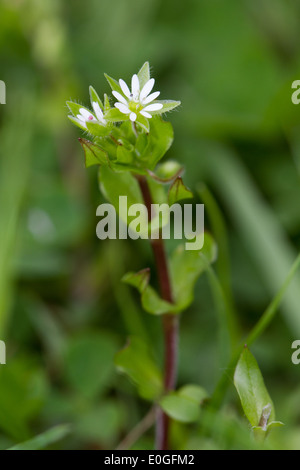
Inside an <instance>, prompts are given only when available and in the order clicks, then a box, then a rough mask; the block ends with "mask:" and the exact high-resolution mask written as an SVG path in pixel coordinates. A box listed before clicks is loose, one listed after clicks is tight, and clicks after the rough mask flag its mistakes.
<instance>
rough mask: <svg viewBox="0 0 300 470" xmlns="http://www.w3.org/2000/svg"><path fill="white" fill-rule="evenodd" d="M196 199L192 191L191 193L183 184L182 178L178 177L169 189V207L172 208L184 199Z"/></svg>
mask: <svg viewBox="0 0 300 470" xmlns="http://www.w3.org/2000/svg"><path fill="white" fill-rule="evenodd" d="M193 197H194V195H193V193H192V191H190V190H189V189H188V188H187V187H186V186H185V185H184V183H183V181H182V178H181V177H180V176H178V177H177V178H176V179H175V181H174V182H173V184H172V185H171V186H170V189H169V194H168V198H169V206H172V205H173V204H175V203H176V202H178V201H182V200H184V199H192V198H193Z"/></svg>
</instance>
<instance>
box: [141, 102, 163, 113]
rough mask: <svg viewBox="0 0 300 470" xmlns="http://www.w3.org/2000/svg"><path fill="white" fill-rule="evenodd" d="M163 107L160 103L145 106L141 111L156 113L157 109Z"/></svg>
mask: <svg viewBox="0 0 300 470" xmlns="http://www.w3.org/2000/svg"><path fill="white" fill-rule="evenodd" d="M162 108H163V105H162V104H161V103H153V104H149V105H148V106H146V108H144V109H143V111H158V110H159V109H162Z"/></svg>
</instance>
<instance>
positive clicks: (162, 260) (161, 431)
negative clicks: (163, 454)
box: [137, 176, 179, 450]
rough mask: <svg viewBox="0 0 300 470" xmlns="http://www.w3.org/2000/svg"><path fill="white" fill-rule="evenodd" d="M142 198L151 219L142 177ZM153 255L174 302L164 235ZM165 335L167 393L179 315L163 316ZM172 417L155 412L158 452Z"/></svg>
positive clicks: (172, 380) (165, 289) (173, 372)
mask: <svg viewBox="0 0 300 470" xmlns="http://www.w3.org/2000/svg"><path fill="white" fill-rule="evenodd" d="M137 179H138V182H139V185H140V189H141V192H142V195H143V199H144V202H145V205H146V207H147V210H148V218H149V220H150V219H151V204H152V197H151V193H150V189H149V186H148V183H147V180H146V178H145V177H143V176H138V177H137ZM151 246H152V250H153V254H154V259H155V264H156V269H157V274H158V279H159V285H160V293H161V296H162V298H163V299H164V300H166V301H167V302H170V303H173V302H174V299H173V293H172V286H171V280H170V275H169V269H168V261H167V255H166V251H165V246H164V242H163V239H162V238H161V236H160V237H159V238H158V239H157V240H151ZM162 324H163V332H164V355H165V360H164V390H165V392H168V391H170V390H174V388H175V385H176V378H177V356H178V336H179V320H178V315H174V314H165V315H163V317H162ZM169 425H170V420H169V417H168V416H167V415H166V414H165V413H164V412H163V411H162V409H161V408H160V407H158V408H157V413H156V449H157V450H167V449H168V447H169Z"/></svg>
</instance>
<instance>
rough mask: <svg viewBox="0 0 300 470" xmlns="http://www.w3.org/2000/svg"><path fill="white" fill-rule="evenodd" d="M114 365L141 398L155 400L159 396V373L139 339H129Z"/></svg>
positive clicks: (160, 390)
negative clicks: (126, 377)
mask: <svg viewBox="0 0 300 470" xmlns="http://www.w3.org/2000/svg"><path fill="white" fill-rule="evenodd" d="M115 365H116V366H117V368H118V369H119V370H120V371H121V372H123V373H125V374H126V375H128V377H129V378H130V379H131V380H132V381H133V382H134V384H135V385H136V386H137V389H138V393H139V395H140V396H141V397H142V398H145V399H146V400H155V399H157V398H158V397H159V396H160V395H161V393H162V388H163V387H162V376H161V372H160V370H159V369H158V367H157V366H156V364H155V363H154V361H153V359H152V358H151V356H150V354H149V351H148V348H147V346H146V345H145V343H143V341H141V340H140V339H139V338H134V337H133V338H130V340H129V343H128V345H127V346H126V347H125V348H124V349H122V350H121V351H120V352H118V353H117V355H116V357H115Z"/></svg>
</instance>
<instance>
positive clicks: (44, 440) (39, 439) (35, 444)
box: [8, 424, 71, 450]
mask: <svg viewBox="0 0 300 470" xmlns="http://www.w3.org/2000/svg"><path fill="white" fill-rule="evenodd" d="M70 431H71V427H70V426H69V425H67V424H61V425H59V426H55V427H54V428H52V429H49V430H48V431H45V432H44V433H42V434H39V435H38V436H35V437H33V438H32V439H29V440H28V441H25V442H22V443H21V444H17V445H15V446H13V447H11V448H10V449H8V450H41V449H45V448H47V447H49V446H50V445H51V444H55V443H56V442H58V441H61V440H62V439H64V438H65V437H66V436H67V435H68V434H70Z"/></svg>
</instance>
